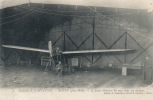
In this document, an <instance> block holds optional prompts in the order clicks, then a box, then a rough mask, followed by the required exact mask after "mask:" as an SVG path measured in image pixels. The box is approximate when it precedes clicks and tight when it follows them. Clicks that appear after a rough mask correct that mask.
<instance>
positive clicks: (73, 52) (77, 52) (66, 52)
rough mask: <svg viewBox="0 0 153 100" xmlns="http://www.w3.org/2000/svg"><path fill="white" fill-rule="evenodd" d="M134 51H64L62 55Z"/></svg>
mask: <svg viewBox="0 0 153 100" xmlns="http://www.w3.org/2000/svg"><path fill="white" fill-rule="evenodd" d="M130 51H134V50H131V49H108V50H80V51H63V52H62V54H64V55H71V54H74V55H75V54H76V55H78V54H105V53H124V52H130Z"/></svg>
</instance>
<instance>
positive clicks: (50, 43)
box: [48, 41, 53, 57]
mask: <svg viewBox="0 0 153 100" xmlns="http://www.w3.org/2000/svg"><path fill="white" fill-rule="evenodd" d="M48 49H49V53H50V56H51V57H52V52H53V48H52V41H49V42H48Z"/></svg>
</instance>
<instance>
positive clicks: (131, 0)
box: [0, 0, 153, 11]
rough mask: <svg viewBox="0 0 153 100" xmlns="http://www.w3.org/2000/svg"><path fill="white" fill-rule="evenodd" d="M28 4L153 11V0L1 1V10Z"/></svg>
mask: <svg viewBox="0 0 153 100" xmlns="http://www.w3.org/2000/svg"><path fill="white" fill-rule="evenodd" d="M26 3H41V4H65V5H78V6H79V5H82V6H96V7H113V8H129V9H149V10H151V11H152V9H153V1H152V0H0V9H3V8H6V7H11V6H16V5H21V4H26Z"/></svg>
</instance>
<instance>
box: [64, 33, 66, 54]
mask: <svg viewBox="0 0 153 100" xmlns="http://www.w3.org/2000/svg"><path fill="white" fill-rule="evenodd" d="M65 41H66V39H65V31H64V51H65V49H66V48H65Z"/></svg>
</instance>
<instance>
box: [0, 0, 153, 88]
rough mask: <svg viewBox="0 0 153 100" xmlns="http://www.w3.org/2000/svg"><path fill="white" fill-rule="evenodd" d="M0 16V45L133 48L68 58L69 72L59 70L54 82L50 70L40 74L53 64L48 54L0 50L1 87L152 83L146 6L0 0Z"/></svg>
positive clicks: (148, 5) (149, 9)
mask: <svg viewBox="0 0 153 100" xmlns="http://www.w3.org/2000/svg"><path fill="white" fill-rule="evenodd" d="M8 1H9V0H8ZM137 4H139V5H137ZM0 14H1V18H0V20H1V21H0V26H1V27H0V30H1V31H0V38H1V39H0V40H1V41H0V44H1V45H15V46H23V47H31V48H39V49H48V47H47V46H48V44H47V43H48V41H52V47H53V48H56V47H58V48H59V49H60V50H62V51H63V52H64V51H77V50H82V51H85V50H112V49H131V50H135V52H132V53H121V54H120V53H116V54H111V53H110V54H108V53H103V54H98V55H94V54H92V55H88V54H86V55H81V56H80V55H79V56H78V55H75V56H71V57H69V59H67V61H66V62H68V63H69V62H70V63H71V64H70V65H71V66H73V68H72V69H74V70H75V71H74V70H73V71H72V69H71V73H67V71H65V73H64V75H63V76H61V77H60V79H57V78H56V77H57V76H56V75H55V74H54V73H52V71H47V72H44V71H43V70H44V68H47V67H46V66H49V65H50V66H52V63H53V62H51V61H50V59H49V58H48V57H49V55H48V54H45V53H39V52H33V51H25V50H17V49H12V48H11V49H8V48H4V47H3V46H1V48H0V52H1V53H0V56H1V59H0V63H1V69H2V70H1V74H2V82H1V85H2V87H30V86H32V87H81V86H83V87H84V86H85V87H103V86H104V87H105V86H106V87H111V86H112V85H113V87H114V86H121V87H139V86H146V85H148V84H149V85H150V84H152V75H153V71H152V58H153V55H152V47H153V46H152V45H153V37H152V27H153V25H152V23H151V22H152V3H151V2H143V1H140V0H139V3H138V2H136V1H135V2H134V3H133V2H132V1H131V0H129V2H128V4H126V2H117V1H115V2H113V1H111V2H108V1H105V2H104V1H103V2H100V1H95V2H91V1H90V0H89V1H88V2H83V1H82V2H81V1H80V2H77V1H75V2H71V1H69V0H67V2H64V1H60V2H59V1H55V0H53V1H49V0H45V1H42V0H23V1H18V0H16V1H13V2H9V3H8V2H7V0H6V1H1V10H0ZM62 59H64V58H62ZM38 75H40V76H39V77H38ZM53 77H54V79H51V78H53ZM26 80H29V81H28V82H27V81H26ZM44 84H45V85H44Z"/></svg>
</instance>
